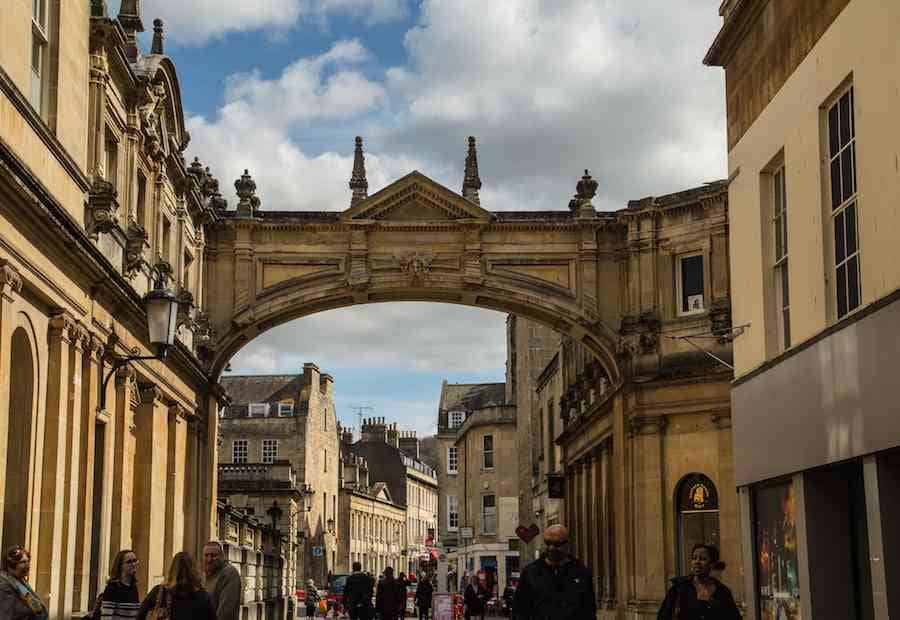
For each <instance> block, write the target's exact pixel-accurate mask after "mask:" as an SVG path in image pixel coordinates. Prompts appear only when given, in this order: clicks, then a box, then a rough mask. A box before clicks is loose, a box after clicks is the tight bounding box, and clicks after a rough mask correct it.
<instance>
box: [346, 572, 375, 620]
mask: <svg viewBox="0 0 900 620" xmlns="http://www.w3.org/2000/svg"><path fill="white" fill-rule="evenodd" d="M372 589H373V585H372V578H371V577H369V576H368V575H366V574H365V573H363V572H362V565H361V564H360V563H359V562H354V563H353V573H352V574H351V575H350V576H349V577H347V582H346V583H345V584H344V601H346V604H347V612H348V613H349V614H350V620H370V619H371V616H372Z"/></svg>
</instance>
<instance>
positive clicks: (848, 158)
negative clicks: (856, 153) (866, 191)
mask: <svg viewBox="0 0 900 620" xmlns="http://www.w3.org/2000/svg"><path fill="white" fill-rule="evenodd" d="M852 156H853V150H852V149H846V150H845V151H844V152H843V153H841V184H842V185H843V187H844V194H843V196H844V198H843V199H844V200H847V199H848V198H850V197H851V196H852V195H853V192H855V191H856V190H855V189H854V187H853V160H852Z"/></svg>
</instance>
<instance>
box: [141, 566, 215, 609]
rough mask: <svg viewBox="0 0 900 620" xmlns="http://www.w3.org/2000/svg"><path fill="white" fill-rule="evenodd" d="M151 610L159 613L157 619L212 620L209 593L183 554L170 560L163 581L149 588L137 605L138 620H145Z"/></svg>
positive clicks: (195, 569) (194, 568) (194, 567)
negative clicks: (167, 571) (138, 605)
mask: <svg viewBox="0 0 900 620" xmlns="http://www.w3.org/2000/svg"><path fill="white" fill-rule="evenodd" d="M154 610H156V611H158V612H159V613H157V614H156V617H157V618H160V617H165V618H168V620H216V611H215V610H214V609H213V606H212V602H211V601H210V600H209V594H207V593H206V590H204V589H203V586H202V585H200V573H198V572H197V567H196V566H195V565H194V560H193V559H192V558H191V555H190V554H189V553H187V552H186V551H181V552H179V553H176V554H175V557H174V558H172V563H171V564H170V565H169V573H168V575H167V576H166V581H165V582H164V583H162V584H160V585H158V586H156V587H155V588H153V589H152V590H151V591H150V593H149V594H148V595H147V598H145V599H144V602H143V603H141V608H140V610H139V611H138V615H137V617H138V620H145V619H146V618H147V614H149V613H150V612H151V611H154Z"/></svg>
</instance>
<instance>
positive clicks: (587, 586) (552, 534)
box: [513, 525, 597, 620]
mask: <svg viewBox="0 0 900 620" xmlns="http://www.w3.org/2000/svg"><path fill="white" fill-rule="evenodd" d="M596 615H597V603H596V601H595V600H594V579H593V575H591V571H590V569H589V568H587V567H586V566H584V565H583V564H582V563H581V562H579V561H578V560H576V559H575V558H574V557H572V554H571V553H570V552H569V530H568V528H566V527H565V526H564V525H551V526H550V527H548V528H547V529H546V530H545V531H544V550H543V553H542V554H541V557H540V558H538V559H537V560H535V561H534V562H532V563H531V564H529V565H528V566H526V567H525V568H524V570H522V575H521V577H520V578H519V587H518V589H516V596H515V598H514V599H513V618H514V619H516V620H587V619H589V618H595V617H596Z"/></svg>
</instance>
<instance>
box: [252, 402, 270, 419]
mask: <svg viewBox="0 0 900 620" xmlns="http://www.w3.org/2000/svg"><path fill="white" fill-rule="evenodd" d="M247 415H248V417H251V418H265V417H268V415H269V403H250V405H249V406H248V407H247Z"/></svg>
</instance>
